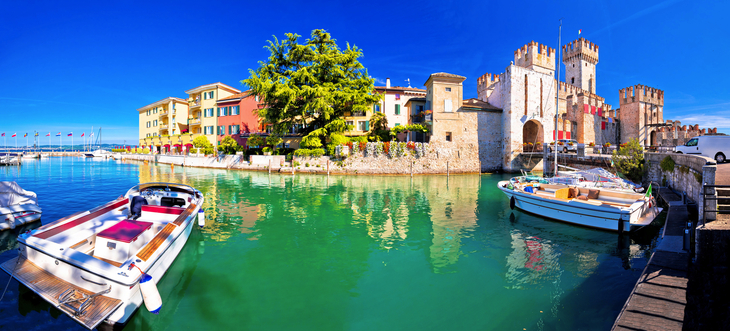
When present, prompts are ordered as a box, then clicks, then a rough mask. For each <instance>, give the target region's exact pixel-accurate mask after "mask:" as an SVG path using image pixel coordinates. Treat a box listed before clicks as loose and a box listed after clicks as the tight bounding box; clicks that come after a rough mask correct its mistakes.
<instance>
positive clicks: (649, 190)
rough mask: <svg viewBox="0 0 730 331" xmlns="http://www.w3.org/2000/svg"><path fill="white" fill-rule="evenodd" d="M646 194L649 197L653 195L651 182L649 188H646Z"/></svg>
mask: <svg viewBox="0 0 730 331" xmlns="http://www.w3.org/2000/svg"><path fill="white" fill-rule="evenodd" d="M646 196H647V197H650V196H651V183H649V188H648V189H646Z"/></svg>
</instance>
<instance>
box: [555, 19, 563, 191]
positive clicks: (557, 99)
mask: <svg viewBox="0 0 730 331" xmlns="http://www.w3.org/2000/svg"><path fill="white" fill-rule="evenodd" d="M562 32H563V19H562V18H561V19H560V27H558V63H557V65H558V71H556V75H557V78H555V85H556V86H557V91H556V93H555V130H554V132H555V139H554V143H555V163H554V164H555V166H554V168H553V169H554V170H553V171H554V173H553V176H554V177H557V176H558V115H559V114H560V55H561V49H560V43H561V40H560V36H561V34H562Z"/></svg>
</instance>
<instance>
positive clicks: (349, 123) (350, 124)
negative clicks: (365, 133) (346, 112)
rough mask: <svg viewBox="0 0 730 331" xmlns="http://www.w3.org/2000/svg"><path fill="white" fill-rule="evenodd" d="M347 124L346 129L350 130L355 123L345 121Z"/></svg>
mask: <svg viewBox="0 0 730 331" xmlns="http://www.w3.org/2000/svg"><path fill="white" fill-rule="evenodd" d="M347 126H348V129H347V131H350V130H351V129H350V128H354V127H355V123H353V122H352V121H347Z"/></svg>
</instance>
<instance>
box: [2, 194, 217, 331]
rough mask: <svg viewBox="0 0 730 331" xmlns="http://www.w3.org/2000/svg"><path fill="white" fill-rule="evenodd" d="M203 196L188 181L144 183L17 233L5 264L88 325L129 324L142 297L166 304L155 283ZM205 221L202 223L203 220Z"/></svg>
mask: <svg viewBox="0 0 730 331" xmlns="http://www.w3.org/2000/svg"><path fill="white" fill-rule="evenodd" d="M202 204H203V195H202V194H201V193H200V192H199V191H198V190H196V189H194V188H192V187H190V186H187V185H182V184H172V183H145V184H139V185H137V186H135V187H133V188H131V189H130V190H129V191H128V192H127V193H126V194H125V195H124V196H121V197H119V198H117V199H116V200H113V201H111V202H109V203H106V204H104V205H102V206H99V207H96V208H94V209H91V210H88V211H83V212H79V213H75V214H73V215H70V216H68V217H65V218H62V219H60V220H57V221H55V222H53V223H50V224H46V225H44V226H42V227H40V228H37V229H34V230H31V231H28V232H26V233H23V234H21V235H20V236H19V237H18V243H19V246H20V247H19V254H18V257H16V258H14V259H11V260H9V261H7V262H5V263H3V264H2V265H1V267H2V269H3V270H5V271H6V272H8V273H9V274H11V276H12V277H14V278H15V279H17V280H18V281H19V282H20V283H22V284H24V285H25V286H27V287H28V288H30V289H31V290H32V291H34V292H35V293H37V294H38V295H39V296H40V297H42V298H43V299H45V300H46V301H48V302H49V303H51V304H52V305H53V306H54V307H57V308H58V309H60V310H61V311H62V312H64V313H66V314H67V315H68V316H69V317H71V318H72V319H74V320H76V321H77V322H79V323H81V324H82V325H84V326H85V327H87V328H89V329H93V328H95V327H96V326H98V325H99V324H100V323H101V322H106V323H109V324H121V325H123V324H125V323H126V322H127V321H128V319H129V318H130V317H131V316H132V314H133V313H134V312H135V311H136V310H137V308H139V306H140V305H141V304H142V302H144V303H145V306H146V307H147V309H148V310H149V311H151V312H153V313H157V312H159V310H160V308H161V307H162V302H161V299H160V296H159V292H158V291H157V288H156V285H155V284H156V282H157V281H159V280H160V278H162V276H163V275H164V274H165V272H166V271H167V269H168V268H169V266H170V265H171V264H172V263H173V261H174V260H175V258H176V257H177V255H178V253H179V252H180V250H181V249H182V247H183V246H184V245H185V242H186V241H187V239H188V237H189V236H190V232H191V231H192V228H193V224H194V223H195V220H196V219H197V220H198V222H199V224H200V222H201V221H203V215H202V209H201V206H202ZM200 225H201V226H202V224H200Z"/></svg>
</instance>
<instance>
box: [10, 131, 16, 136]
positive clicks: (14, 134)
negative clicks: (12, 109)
mask: <svg viewBox="0 0 730 331" xmlns="http://www.w3.org/2000/svg"><path fill="white" fill-rule="evenodd" d="M17 135H18V133H17V132H16V133H13V135H12V136H10V137H15V136H17Z"/></svg>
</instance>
